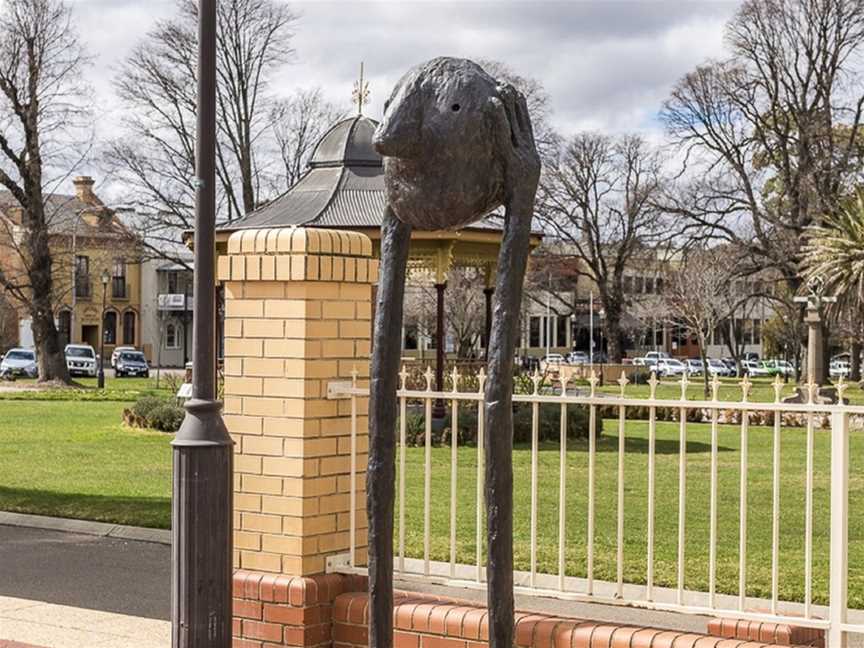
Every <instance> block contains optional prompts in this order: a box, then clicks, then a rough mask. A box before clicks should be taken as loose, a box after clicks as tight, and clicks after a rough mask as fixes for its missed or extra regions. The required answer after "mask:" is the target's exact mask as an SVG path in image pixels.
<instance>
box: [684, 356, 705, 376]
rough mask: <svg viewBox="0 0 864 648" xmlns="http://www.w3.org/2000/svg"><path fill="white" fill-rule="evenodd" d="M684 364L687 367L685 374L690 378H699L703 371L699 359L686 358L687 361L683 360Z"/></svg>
mask: <svg viewBox="0 0 864 648" xmlns="http://www.w3.org/2000/svg"><path fill="white" fill-rule="evenodd" d="M684 364H685V365H686V367H687V373H688V374H690V375H691V376H701V375H702V372H703V371H704V369H705V368H704V367H703V366H702V360H700V359H699V358H687V360H684Z"/></svg>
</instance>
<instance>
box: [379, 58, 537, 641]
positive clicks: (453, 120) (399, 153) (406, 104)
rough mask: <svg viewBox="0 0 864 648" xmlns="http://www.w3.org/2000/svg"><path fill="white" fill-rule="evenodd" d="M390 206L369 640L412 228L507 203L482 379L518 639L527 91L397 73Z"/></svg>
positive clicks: (507, 596)
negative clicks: (517, 471) (517, 423)
mask: <svg viewBox="0 0 864 648" xmlns="http://www.w3.org/2000/svg"><path fill="white" fill-rule="evenodd" d="M374 145H375V148H376V149H377V150H378V152H379V153H381V155H383V156H384V169H385V184H386V189H387V202H388V205H387V208H386V213H385V214H384V222H383V225H382V237H381V240H382V243H381V272H380V281H379V285H378V300H377V310H376V315H375V332H374V341H373V344H374V347H373V353H372V369H371V386H370V396H371V398H370V412H369V441H370V447H369V467H368V472H367V511H368V516H369V596H370V619H369V630H370V632H369V644H370V646H371V647H372V648H390V647H391V646H392V644H393V619H392V614H393V612H392V610H393V510H394V485H395V454H396V440H395V428H396V390H397V374H398V372H399V360H400V356H401V349H400V346H401V345H400V344H399V343H398V342H396V341H397V340H399V339H400V335H401V328H402V304H403V298H404V291H405V275H406V269H407V268H406V266H407V260H408V246H409V242H410V238H411V228H412V227H416V228H418V229H429V230H438V229H453V228H458V227H462V226H464V225H467V224H469V223H471V222H474V221H476V220H478V219H480V218H481V217H483V216H484V215H486V214H488V213H489V212H490V211H492V210H493V209H495V208H497V207H499V206H501V205H503V206H504V207H505V225H504V238H503V241H502V244H501V250H500V253H499V258H498V276H497V280H496V287H495V306H494V314H493V320H492V331H491V336H490V342H489V354H488V370H487V373H488V380H487V382H486V392H485V397H486V425H487V428H486V429H487V430H488V436H487V439H488V441H487V443H486V448H485V453H486V454H485V464H486V475H485V480H486V486H485V494H486V506H487V513H486V516H487V518H486V519H487V534H488V545H489V556H488V562H487V575H488V607H489V640H490V645H491V646H492V647H493V648H510V647H511V646H512V645H513V466H512V450H513V416H512V392H513V355H514V352H515V349H516V346H517V335H518V321H519V309H520V305H521V301H522V283H523V280H524V276H525V267H526V264H527V259H528V252H529V239H530V235H531V219H532V216H533V207H534V198H535V194H536V191H537V183H538V180H539V176H540V158H539V155H538V153H537V148H536V145H535V143H534V135H533V131H532V127H531V120H530V117H529V115H528V109H527V105H526V101H525V98H524V97H523V96H522V95H521V94H520V93H519V92H518V91H517V90H516V89H515V88H514V87H513V86H511V85H509V84H500V83H498V82H497V81H495V79H493V78H492V77H491V76H489V75H488V74H487V73H486V72H485V71H484V70H483V69H482V68H481V67H480V66H478V65H477V64H475V63H473V62H471V61H468V60H465V59H455V58H436V59H433V60H431V61H428V62H426V63H423V64H421V65H418V66H417V67H415V68H413V69H411V70H410V71H409V72H408V73H406V74H405V76H404V77H402V79H401V80H400V81H399V83H398V84H397V85H396V88H395V89H394V91H393V93H392V95H391V97H390V100H389V102H388V103H387V104H386V105H385V114H384V119H383V121H382V122H381V124H380V126H379V127H378V130H377V131H376V133H375V139H374Z"/></svg>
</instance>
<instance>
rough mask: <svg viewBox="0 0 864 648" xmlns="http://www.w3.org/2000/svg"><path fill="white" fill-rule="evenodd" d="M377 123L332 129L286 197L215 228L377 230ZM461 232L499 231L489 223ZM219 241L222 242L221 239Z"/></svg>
mask: <svg viewBox="0 0 864 648" xmlns="http://www.w3.org/2000/svg"><path fill="white" fill-rule="evenodd" d="M377 126H378V122H376V121H375V120H374V119H369V118H368V117H364V116H362V115H357V116H354V117H350V118H348V119H345V120H343V121H341V122H339V123H337V124H336V125H335V126H333V127H332V128H331V129H330V130H329V131H327V133H326V134H325V135H324V137H322V138H321V141H320V142H318V145H317V146H316V147H315V151H314V153H313V154H312V158H311V160H310V162H309V170H308V171H307V172H306V174H305V175H304V176H303V177H302V178H301V179H300V180H299V181H298V182H297V184H295V185H294V186H293V187H291V188H290V189H289V190H288V191H287V192H285V193H284V194H282V195H281V196H280V197H279V198H276V199H275V200H273V201H272V202H270V203H268V204H267V205H264V206H262V207H260V208H258V209H256V210H255V211H253V212H251V213H249V214H248V215H246V216H244V217H243V218H241V219H239V220H236V221H234V222H232V223H230V224H226V225H223V226H222V227H220V228H219V231H220V232H224V233H230V232H233V231H236V230H239V229H250V228H255V229H258V228H264V227H290V226H292V225H294V226H301V225H302V226H305V227H326V228H333V229H371V228H380V227H381V220H382V216H383V214H384V207H385V204H386V198H385V192H384V164H383V160H382V158H381V156H380V155H379V154H378V152H377V151H375V149H374V147H373V146H372V135H373V134H374V132H375V128H376V127H377ZM493 216H494V214H490V216H488V217H486V218H483V219H481V220H480V221H478V222H477V223H474V224H472V225H470V226H468V227H467V228H465V229H468V230H478V231H486V232H500V231H501V227H500V225H499V224H498V223H497V222H495V220H494V219H493V218H492V217H493ZM220 238H221V237H220Z"/></svg>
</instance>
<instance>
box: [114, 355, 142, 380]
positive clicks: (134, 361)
mask: <svg viewBox="0 0 864 648" xmlns="http://www.w3.org/2000/svg"><path fill="white" fill-rule="evenodd" d="M114 375H115V376H117V377H118V378H122V377H123V376H143V377H144V378H149V377H150V366H149V365H148V364H147V358H145V357H144V354H143V353H141V352H140V351H122V352H121V353H120V355H119V356H117V364H116V365H115V366H114Z"/></svg>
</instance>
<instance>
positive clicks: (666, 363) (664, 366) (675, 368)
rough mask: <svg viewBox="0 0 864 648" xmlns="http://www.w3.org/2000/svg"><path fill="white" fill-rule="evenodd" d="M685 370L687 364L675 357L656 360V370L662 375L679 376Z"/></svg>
mask: <svg viewBox="0 0 864 648" xmlns="http://www.w3.org/2000/svg"><path fill="white" fill-rule="evenodd" d="M646 359H650V358H646ZM686 371H687V365H685V364H684V363H683V362H681V361H680V360H676V359H675V358H660V359H658V360H657V372H658V373H659V374H660V375H662V376H681V375H683V374H684V373H685V372H686Z"/></svg>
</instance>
